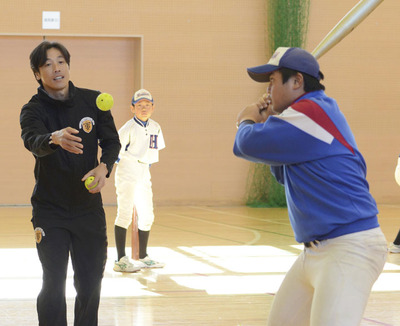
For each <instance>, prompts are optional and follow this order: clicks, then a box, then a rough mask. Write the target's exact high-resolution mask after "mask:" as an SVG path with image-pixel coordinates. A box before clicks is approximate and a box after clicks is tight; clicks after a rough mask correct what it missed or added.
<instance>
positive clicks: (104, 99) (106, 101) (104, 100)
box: [96, 93, 114, 111]
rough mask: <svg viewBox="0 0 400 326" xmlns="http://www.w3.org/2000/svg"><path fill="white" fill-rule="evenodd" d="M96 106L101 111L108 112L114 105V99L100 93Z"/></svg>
mask: <svg viewBox="0 0 400 326" xmlns="http://www.w3.org/2000/svg"><path fill="white" fill-rule="evenodd" d="M96 105H97V107H98V108H99V109H100V110H102V111H108V110H110V109H111V108H112V107H113V105H114V99H113V97H112V96H111V94H108V93H101V94H100V95H99V96H97V98H96Z"/></svg>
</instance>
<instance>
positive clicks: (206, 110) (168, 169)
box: [0, 0, 400, 205]
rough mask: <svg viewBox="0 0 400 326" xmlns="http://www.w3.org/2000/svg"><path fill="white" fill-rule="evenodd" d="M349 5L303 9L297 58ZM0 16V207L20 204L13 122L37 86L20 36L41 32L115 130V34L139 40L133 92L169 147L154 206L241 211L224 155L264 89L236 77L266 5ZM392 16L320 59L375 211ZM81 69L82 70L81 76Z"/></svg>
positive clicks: (21, 175) (124, 54)
mask: <svg viewBox="0 0 400 326" xmlns="http://www.w3.org/2000/svg"><path fill="white" fill-rule="evenodd" d="M356 3H357V1H353V0H352V1H348V0H325V1H318V0H312V1H311V12H310V23H309V37H308V42H307V46H306V48H307V49H308V50H312V49H313V48H314V47H315V46H316V45H317V44H318V42H319V40H321V39H322V37H323V36H324V35H325V34H326V33H327V32H328V31H329V30H330V29H331V28H332V27H333V26H334V25H335V24H336V22H337V21H338V20H339V19H340V18H341V17H342V16H343V15H344V14H345V13H346V12H347V11H348V10H349V9H350V8H351V6H353V5H355V4H356ZM1 7H2V20H0V32H1V33H3V36H1V35H0V47H1V51H0V73H1V76H2V77H3V78H2V79H1V80H2V82H1V83H2V85H1V88H0V96H1V98H2V99H3V102H2V104H3V112H4V113H3V119H1V120H0V126H1V128H0V134H1V137H0V150H1V152H2V160H1V162H0V168H1V170H2V171H3V174H4V178H3V181H4V182H3V183H1V184H0V204H26V203H29V196H30V193H31V191H32V186H33V158H32V157H31V155H30V154H29V153H28V152H27V151H26V150H25V149H24V148H23V145H22V141H21V140H20V139H19V124H18V116H19V110H20V107H21V106H22V105H23V104H24V103H26V102H27V100H28V99H29V98H30V96H31V95H33V93H34V92H35V89H36V87H37V85H36V82H35V80H34V78H33V76H32V73H31V71H30V70H29V62H28V55H29V53H30V51H31V50H32V49H33V47H34V46H35V45H36V44H37V43H38V42H40V40H41V38H40V37H36V38H35V37H32V36H31V37H27V38H25V37H21V35H43V34H58V35H59V40H60V41H61V42H64V41H65V42H66V45H68V44H73V45H71V46H72V47H73V48H70V50H71V54H72V58H71V79H72V80H73V81H74V82H75V84H76V85H77V86H81V87H91V88H95V89H100V90H103V91H105V90H107V91H108V92H112V93H113V95H114V97H115V101H116V106H115V108H114V109H113V115H114V117H115V119H116V123H117V127H120V126H121V125H122V123H123V122H124V121H125V120H126V119H128V118H129V112H128V113H127V110H128V104H129V103H127V102H128V101H129V98H130V97H131V95H132V94H133V92H134V91H135V90H136V89H137V88H138V87H139V86H138V85H137V84H138V82H137V81H135V80H134V79H133V78H132V74H134V73H135V69H136V68H135V64H133V63H132V62H130V60H133V61H134V60H135V58H134V57H136V56H137V52H135V51H134V50H132V45H131V44H130V43H129V41H128V40H125V39H124V36H132V35H137V36H140V37H142V40H143V58H144V61H143V85H142V86H143V87H145V88H147V89H149V90H150V91H151V92H152V93H153V95H154V97H155V100H156V111H155V113H154V116H153V118H154V119H155V120H156V121H158V122H159V123H160V124H161V126H162V127H163V131H164V135H165V138H166V142H167V148H166V149H165V150H163V151H162V152H161V155H160V156H161V160H160V163H157V164H155V165H154V166H153V167H152V176H153V189H154V196H155V202H156V204H219V205H220V204H236V203H242V202H243V195H244V189H245V184H246V178H247V172H248V166H249V164H248V163H247V162H245V161H243V160H239V159H237V158H235V157H234V156H233V154H232V145H233V139H234V135H235V131H236V128H235V120H236V115H237V113H238V111H239V110H240V109H241V108H242V107H244V106H245V105H246V104H248V103H251V102H253V101H254V100H255V99H256V98H257V97H258V96H259V95H260V94H261V93H262V92H263V90H264V87H265V85H262V84H257V83H254V82H252V81H251V80H250V78H248V76H247V73H246V67H249V66H254V65H258V64H262V63H265V60H266V57H265V45H264V26H265V20H264V17H265V11H264V1H261V0H257V1H255V0H234V1H232V0H229V1H228V0H218V1H215V0H202V1H199V0H185V1H183V0H181V1H178V0H171V1H165V0H155V1H139V0H118V1H98V0H96V1H95V0H87V1H84V2H82V1H77V0H70V1H68V2H66V1H55V0H52V1H48V0H42V1H40V2H32V1H25V0H24V1H7V2H6V3H2V5H1ZM44 10H45V11H60V12H61V29H60V30H59V31H53V30H52V31H43V30H42V28H41V27H42V26H41V15H42V11H44ZM398 12H400V2H398V1H389V0H386V1H385V2H383V4H381V5H380V7H378V8H377V9H376V11H375V12H373V13H372V14H371V15H370V16H369V17H368V18H367V19H366V21H365V22H364V23H362V24H361V25H360V26H359V27H358V28H357V29H356V30H354V31H353V32H352V33H351V34H350V35H349V36H348V37H347V38H346V39H345V40H344V41H342V42H341V43H340V44H339V45H338V46H337V47H335V48H334V49H333V50H332V51H331V52H330V53H328V54H326V55H325V56H324V57H322V58H321V60H320V64H321V69H322V71H323V72H324V74H325V76H326V79H325V85H326V86H327V94H328V95H331V96H333V97H335V98H337V100H338V102H339V104H340V106H341V108H342V110H343V112H344V113H345V115H346V116H347V118H348V120H349V123H350V125H351V126H352V128H353V131H354V134H355V136H356V139H357V141H358V144H359V147H360V149H361V151H362V152H363V153H364V156H365V158H366V161H367V165H368V180H369V182H370V185H371V191H372V193H373V194H374V196H375V197H376V199H377V201H378V202H380V203H397V202H398V201H399V200H398V198H400V188H399V187H398V186H397V185H396V184H395V182H394V179H393V170H394V167H395V164H396V161H397V156H398V154H399V153H400V133H397V132H396V131H397V128H396V123H397V121H400V112H399V110H398V109H397V105H396V99H397V96H398V93H399V90H400V87H399V86H400V82H399V80H398V78H397V75H398V73H399V72H400V64H399V62H398V60H396V59H397V58H399V57H400V56H399V54H400V42H399V36H398V34H396V32H395V31H398V30H399V23H398V22H397V19H396V18H395V15H396V13H398ZM5 35H8V36H5ZM13 35H15V36H13ZM62 35H72V36H74V35H75V36H79V37H82V35H92V36H99V35H103V36H104V35H107V36H115V37H116V38H118V40H119V42H117V43H116V44H117V45H115V46H114V45H110V43H109V42H112V41H110V40H109V39H108V38H106V40H105V39H104V38H100V39H99V38H97V39H96V41H93V39H91V40H90V42H89V43H87V44H86V45H85V44H82V45H81V46H80V47H76V46H75V44H76V41H74V40H72V41H71V43H68V42H70V39H69V38H65V37H62ZM53 39H57V37H53ZM21 46H22V47H23V48H21ZM102 46H105V48H104V53H106V54H107V53H108V54H109V55H108V56H107V55H106V56H104V57H102V59H101V60H104V65H103V66H102V67H101V69H100V68H99V67H98V66H91V63H93V60H91V58H90V48H91V47H96V48H97V47H100V48H101V47H102ZM85 47H87V48H86V50H85ZM86 56H88V58H86ZM110 56H111V58H110ZM101 60H100V61H97V64H98V63H99V62H101ZM121 62H123V64H121ZM85 64H87V65H88V66H87V67H86V69H82V68H80V67H85ZM78 68H79V69H78ZM107 68H109V71H108V72H107ZM104 70H106V76H105V73H104ZM99 71H101V73H99ZM87 74H91V75H92V76H91V78H88V77H87V76H86V75H87ZM98 74H100V75H98ZM85 76H86V77H85ZM113 181H114V180H113V176H112V178H111V179H110V180H109V182H108V185H107V187H106V189H105V190H104V201H105V202H106V203H111V204H112V203H115V194H114V187H113Z"/></svg>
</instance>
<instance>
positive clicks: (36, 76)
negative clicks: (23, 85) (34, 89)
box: [35, 72, 40, 80]
mask: <svg viewBox="0 0 400 326" xmlns="http://www.w3.org/2000/svg"><path fill="white" fill-rule="evenodd" d="M35 78H36V80H40V74H39V73H37V72H35Z"/></svg>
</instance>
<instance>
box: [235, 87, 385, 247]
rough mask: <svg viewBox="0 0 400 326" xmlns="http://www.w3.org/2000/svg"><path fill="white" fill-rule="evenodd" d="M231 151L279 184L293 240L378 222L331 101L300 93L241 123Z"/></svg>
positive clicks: (360, 163)
mask: <svg viewBox="0 0 400 326" xmlns="http://www.w3.org/2000/svg"><path fill="white" fill-rule="evenodd" d="M234 154H235V155H236V156H238V157H242V158H244V159H246V160H250V161H253V162H257V163H265V164H268V165H270V166H271V172H272V174H273V175H274V176H275V178H276V179H277V181H278V182H279V183H281V184H283V185H284V186H285V193H286V200H287V205H288V213H289V218H290V222H291V225H292V227H293V230H294V233H295V238H296V240H297V241H298V242H308V241H312V240H324V239H330V238H334V237H338V236H341V235H344V234H349V233H353V232H358V231H364V230H368V229H372V228H375V227H378V226H379V224H378V219H377V214H378V209H377V207H376V203H375V200H374V199H373V197H372V196H371V194H370V192H369V185H368V182H367V180H366V164H365V161H364V158H363V157H362V155H361V153H360V152H359V151H358V148H357V144H356V142H355V139H354V136H353V134H352V132H351V130H350V127H349V125H348V124H347V121H346V119H345V117H344V115H343V114H342V113H341V111H340V110H339V108H338V105H337V103H336V101H335V100H333V99H332V98H329V97H327V96H326V95H325V93H324V92H323V91H314V92H310V93H306V94H304V95H303V96H301V97H300V98H298V99H297V100H296V101H295V102H294V103H292V105H291V106H290V107H289V108H287V109H286V110H285V111H283V112H282V113H281V114H280V115H276V116H270V117H269V118H268V120H267V121H266V122H265V123H249V122H247V123H246V122H245V123H242V124H241V125H240V127H239V129H238V132H237V134H236V139H235V144H234Z"/></svg>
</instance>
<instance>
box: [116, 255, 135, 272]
mask: <svg viewBox="0 0 400 326" xmlns="http://www.w3.org/2000/svg"><path fill="white" fill-rule="evenodd" d="M113 269H114V271H115V272H121V273H134V272H137V271H140V269H141V267H140V266H138V265H135V264H133V263H131V261H130V260H129V257H128V256H124V257H122V258H121V259H120V260H119V261H115V263H114V268H113Z"/></svg>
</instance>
